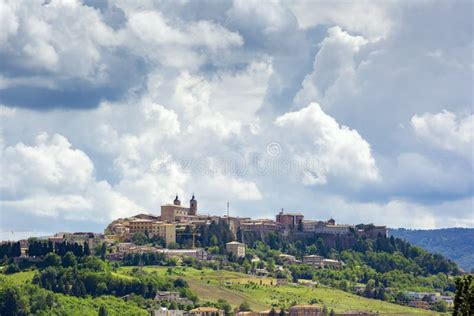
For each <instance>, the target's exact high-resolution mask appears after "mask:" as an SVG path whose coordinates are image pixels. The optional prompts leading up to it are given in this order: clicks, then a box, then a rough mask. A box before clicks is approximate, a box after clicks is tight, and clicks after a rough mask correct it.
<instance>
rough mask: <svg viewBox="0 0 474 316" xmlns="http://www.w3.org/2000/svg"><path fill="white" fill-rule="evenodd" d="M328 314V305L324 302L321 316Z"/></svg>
mask: <svg viewBox="0 0 474 316" xmlns="http://www.w3.org/2000/svg"><path fill="white" fill-rule="evenodd" d="M328 315H329V311H328V307H327V306H326V304H325V305H323V312H322V316H328Z"/></svg>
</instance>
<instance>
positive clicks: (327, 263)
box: [323, 259, 343, 269]
mask: <svg viewBox="0 0 474 316" xmlns="http://www.w3.org/2000/svg"><path fill="white" fill-rule="evenodd" d="M342 265H343V263H342V261H339V260H333V259H323V267H324V268H334V269H339V268H342Z"/></svg>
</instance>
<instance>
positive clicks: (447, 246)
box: [389, 228, 474, 271]
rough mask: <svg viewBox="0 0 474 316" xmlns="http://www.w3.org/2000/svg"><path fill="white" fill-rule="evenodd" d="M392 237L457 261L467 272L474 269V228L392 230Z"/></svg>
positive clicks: (390, 232)
mask: <svg viewBox="0 0 474 316" xmlns="http://www.w3.org/2000/svg"><path fill="white" fill-rule="evenodd" d="M389 234H390V235H393V236H394V237H398V238H401V239H405V240H407V241H408V242H410V243H412V244H414V245H417V246H420V247H422V248H424V249H426V250H428V251H429V252H433V253H435V252H437V253H440V254H442V255H443V256H445V257H447V258H449V259H451V260H453V261H455V262H456V263H457V264H458V265H459V266H460V267H461V268H463V269H464V270H465V271H471V270H473V269H474V228H444V229H428V230H422V229H415V230H412V229H404V228H400V229H390V231H389Z"/></svg>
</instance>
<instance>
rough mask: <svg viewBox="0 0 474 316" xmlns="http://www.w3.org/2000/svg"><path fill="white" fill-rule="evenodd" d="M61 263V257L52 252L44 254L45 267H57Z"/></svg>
mask: <svg viewBox="0 0 474 316" xmlns="http://www.w3.org/2000/svg"><path fill="white" fill-rule="evenodd" d="M60 264H61V258H60V257H59V256H58V255H57V254H55V253H53V252H50V253H48V254H47V255H46V258H44V265H45V266H46V267H57V266H59V265H60Z"/></svg>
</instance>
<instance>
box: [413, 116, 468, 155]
mask: <svg viewBox="0 0 474 316" xmlns="http://www.w3.org/2000/svg"><path fill="white" fill-rule="evenodd" d="M411 125H412V127H413V129H414V131H415V133H416V135H417V137H418V138H419V139H420V140H421V141H424V142H427V143H428V144H430V145H433V146H435V147H438V148H441V149H444V150H448V151H452V152H455V153H457V154H460V155H462V156H464V157H465V158H467V159H471V160H472V157H473V151H474V116H473V115H472V114H471V115H467V116H466V117H459V118H458V117H457V116H456V114H454V113H452V112H449V111H446V110H444V111H442V112H439V113H436V114H432V113H424V114H423V115H414V116H413V117H412V119H411Z"/></svg>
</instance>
